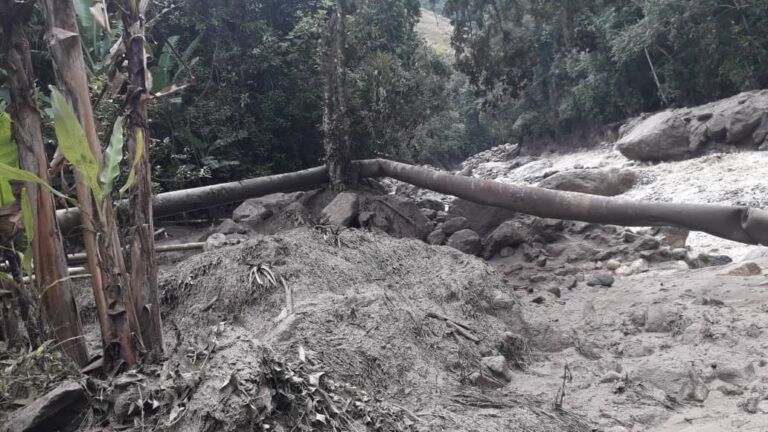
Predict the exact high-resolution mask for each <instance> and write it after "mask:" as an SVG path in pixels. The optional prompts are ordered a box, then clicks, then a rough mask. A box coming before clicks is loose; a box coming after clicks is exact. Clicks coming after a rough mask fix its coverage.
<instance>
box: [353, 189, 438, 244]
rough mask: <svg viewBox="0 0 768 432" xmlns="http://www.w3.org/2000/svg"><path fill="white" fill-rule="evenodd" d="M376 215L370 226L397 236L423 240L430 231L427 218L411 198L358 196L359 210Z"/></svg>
mask: <svg viewBox="0 0 768 432" xmlns="http://www.w3.org/2000/svg"><path fill="white" fill-rule="evenodd" d="M367 211H370V212H373V213H374V214H375V215H376V216H375V217H374V218H373V219H372V220H371V223H370V226H371V227H372V228H378V229H380V230H382V231H384V232H385V233H387V234H389V235H391V236H392V237H397V238H415V239H419V240H424V239H426V238H427V235H428V234H429V233H430V232H432V229H431V225H430V221H429V219H427V217H426V216H424V215H423V214H422V213H421V210H420V209H419V207H418V206H416V203H414V202H413V201H412V200H410V199H407V198H403V197H400V196H397V195H379V196H365V197H360V212H367Z"/></svg>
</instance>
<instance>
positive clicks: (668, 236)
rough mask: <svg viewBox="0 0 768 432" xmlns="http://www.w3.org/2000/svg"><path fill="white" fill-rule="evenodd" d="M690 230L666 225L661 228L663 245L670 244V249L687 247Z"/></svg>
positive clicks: (660, 233)
mask: <svg viewBox="0 0 768 432" xmlns="http://www.w3.org/2000/svg"><path fill="white" fill-rule="evenodd" d="M688 234H690V231H689V230H688V229H686V228H679V227H672V226H664V227H661V229H660V230H659V235H661V245H662V246H669V247H670V249H678V248H685V243H686V242H687V241H688Z"/></svg>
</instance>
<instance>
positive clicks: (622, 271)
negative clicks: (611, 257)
mask: <svg viewBox="0 0 768 432" xmlns="http://www.w3.org/2000/svg"><path fill="white" fill-rule="evenodd" d="M614 273H616V275H617V276H631V275H633V274H634V273H635V271H634V270H632V268H631V267H629V266H626V265H623V266H621V267H619V268H617V269H616V270H615V271H614Z"/></svg>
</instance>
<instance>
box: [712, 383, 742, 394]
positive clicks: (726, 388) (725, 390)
mask: <svg viewBox="0 0 768 432" xmlns="http://www.w3.org/2000/svg"><path fill="white" fill-rule="evenodd" d="M717 391H719V392H720V393H722V394H724V395H726V396H740V395H743V394H744V390H743V389H742V388H741V387H738V386H735V385H731V384H722V385H720V386H719V387H717Z"/></svg>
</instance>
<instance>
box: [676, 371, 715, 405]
mask: <svg viewBox="0 0 768 432" xmlns="http://www.w3.org/2000/svg"><path fill="white" fill-rule="evenodd" d="M707 396H709V388H708V387H707V385H706V384H704V381H703V380H702V379H701V376H699V374H698V373H697V372H696V370H695V369H694V368H693V367H692V366H691V367H689V368H688V380H687V381H686V382H685V383H683V386H682V387H681V388H680V399H682V400H689V401H694V402H704V401H705V400H707Z"/></svg>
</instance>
